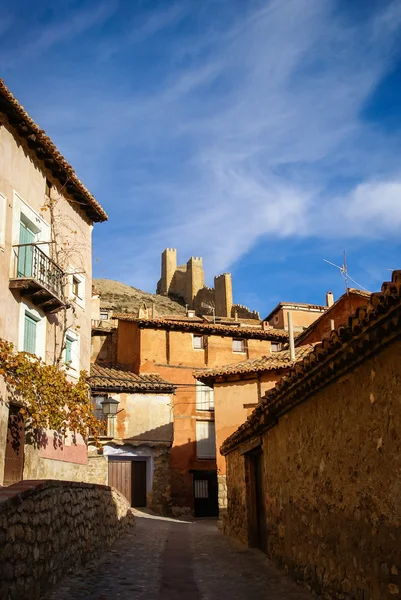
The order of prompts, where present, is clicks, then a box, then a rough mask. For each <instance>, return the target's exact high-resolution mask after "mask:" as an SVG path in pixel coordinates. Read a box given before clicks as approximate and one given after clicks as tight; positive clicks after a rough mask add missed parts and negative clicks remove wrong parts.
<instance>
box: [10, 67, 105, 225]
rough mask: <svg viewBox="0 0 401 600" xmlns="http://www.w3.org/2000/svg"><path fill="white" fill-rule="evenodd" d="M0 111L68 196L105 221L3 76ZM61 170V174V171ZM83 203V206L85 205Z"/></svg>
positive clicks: (101, 209) (90, 196)
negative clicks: (77, 197) (74, 198)
mask: <svg viewBox="0 0 401 600" xmlns="http://www.w3.org/2000/svg"><path fill="white" fill-rule="evenodd" d="M0 111H1V112H4V113H5V114H6V115H7V119H8V121H9V123H10V125H11V127H13V128H14V129H16V131H17V134H18V135H19V136H20V137H22V138H25V139H26V140H27V143H28V146H29V147H30V148H31V150H32V151H33V152H34V153H35V155H36V156H37V158H38V160H39V161H40V162H41V163H45V162H46V161H47V162H48V163H49V166H48V167H46V168H48V169H49V170H50V171H52V174H53V176H54V177H55V178H56V179H57V180H58V181H59V182H60V183H61V185H62V186H63V188H64V189H66V191H67V193H68V194H70V195H71V196H74V195H77V196H79V197H80V198H81V199H82V200H83V202H80V203H81V204H82V205H83V208H84V210H85V211H86V213H87V214H88V216H89V217H90V218H91V219H92V221H95V222H102V221H107V218H108V217H107V214H106V212H105V210H104V209H103V208H102V207H101V206H100V204H99V203H98V202H97V200H96V199H95V198H94V196H92V194H91V193H90V192H89V190H88V189H87V188H86V187H85V186H84V184H83V183H82V181H81V180H80V179H78V177H77V175H76V174H75V171H74V169H73V168H72V167H71V165H70V164H69V163H68V162H67V160H66V159H65V158H64V157H63V156H62V154H61V153H60V152H59V150H58V149H57V148H56V146H55V144H54V143H53V142H52V141H51V139H50V138H49V137H48V136H47V135H46V133H45V132H44V131H43V130H42V129H40V127H39V126H38V125H37V124H36V123H35V122H34V121H33V119H31V117H30V116H29V115H28V113H27V112H26V111H25V109H24V107H23V106H22V105H21V104H20V103H19V102H18V100H17V99H16V98H15V97H14V95H13V94H12V93H11V92H10V90H9V89H8V87H7V86H6V84H5V83H4V80H3V79H0ZM61 173H62V174H63V175H61ZM85 207H86V208H85Z"/></svg>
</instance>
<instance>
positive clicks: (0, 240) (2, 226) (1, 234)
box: [0, 194, 7, 250]
mask: <svg viewBox="0 0 401 600" xmlns="http://www.w3.org/2000/svg"><path fill="white" fill-rule="evenodd" d="M6 212H7V202H6V198H5V196H3V194H0V248H2V249H3V250H4V247H5V245H6Z"/></svg>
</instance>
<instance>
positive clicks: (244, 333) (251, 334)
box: [114, 313, 288, 341]
mask: <svg viewBox="0 0 401 600" xmlns="http://www.w3.org/2000/svg"><path fill="white" fill-rule="evenodd" d="M114 318H115V319H118V320H120V321H132V322H135V323H138V325H139V327H141V328H152V329H175V330H178V331H190V332H195V333H196V332H200V333H205V334H215V335H226V336H230V337H236V338H256V339H265V340H271V341H283V340H288V332H287V331H285V330H284V329H273V328H272V327H271V328H269V329H265V330H264V329H262V327H260V329H257V328H256V327H238V326H234V325H219V324H217V323H216V324H215V325H214V324H213V323H203V322H202V323H199V322H194V321H193V319H186V320H182V319H180V320H179V321H176V320H171V319H170V320H169V319H168V318H159V319H141V318H139V317H137V316H136V315H133V314H128V313H114Z"/></svg>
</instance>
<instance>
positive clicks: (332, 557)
mask: <svg viewBox="0 0 401 600" xmlns="http://www.w3.org/2000/svg"><path fill="white" fill-rule="evenodd" d="M400 365H401V271H397V272H394V273H393V277H392V281H391V282H390V283H385V284H383V286H382V291H381V292H380V293H377V294H373V295H372V297H371V301H370V302H369V304H368V305H367V306H366V307H365V308H359V309H358V310H357V312H356V314H355V315H353V316H352V317H350V318H349V320H348V323H347V324H346V325H345V326H342V327H340V328H339V329H337V330H334V331H332V333H331V334H330V338H329V339H327V340H324V341H323V343H322V344H318V345H316V346H315V349H314V350H313V351H312V352H311V353H310V354H309V355H308V357H307V358H305V359H304V360H303V362H302V363H297V365H296V366H295V367H294V368H293V369H292V370H291V372H290V374H289V375H288V376H287V377H286V378H284V379H283V380H281V381H280V382H279V383H278V384H277V386H276V388H275V389H274V390H272V391H270V392H268V393H267V394H266V396H265V398H264V399H263V402H262V404H260V405H259V406H258V407H257V408H256V409H255V410H254V412H253V413H252V415H251V417H250V418H249V419H248V421H247V422H246V423H245V424H243V425H242V426H241V427H239V429H237V431H236V432H234V433H233V434H232V435H231V436H230V437H229V438H228V439H227V440H226V441H225V442H224V443H223V445H222V448H221V451H222V453H223V455H224V456H225V457H226V461H227V486H228V512H227V523H226V530H227V531H228V532H230V533H231V534H233V535H235V536H237V537H238V538H240V539H241V540H242V541H244V542H245V543H248V544H249V545H251V546H259V547H261V548H262V549H264V550H265V551H266V552H267V553H268V555H269V556H270V557H271V558H272V559H274V560H275V561H276V562H277V563H279V564H280V565H283V566H285V567H286V568H287V569H288V570H289V572H290V573H292V574H293V576H294V577H295V578H296V579H298V580H300V581H303V582H304V583H305V584H306V585H308V586H310V587H312V588H313V589H314V590H315V591H316V592H318V593H321V594H324V596H325V597H327V598H342V599H349V600H351V599H353V600H354V599H366V598H369V599H371V600H379V599H380V600H385V599H390V598H394V597H399V595H400V593H401V526H400V523H401V504H400V484H399V481H400V479H401V466H400V460H399V457H400V447H401V412H400V397H401V367H400Z"/></svg>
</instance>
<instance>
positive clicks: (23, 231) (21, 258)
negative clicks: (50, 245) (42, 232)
mask: <svg viewBox="0 0 401 600" xmlns="http://www.w3.org/2000/svg"><path fill="white" fill-rule="evenodd" d="M19 231H20V233H19V243H20V244H33V242H34V241H35V234H34V232H33V231H31V229H29V227H28V226H27V225H25V223H23V222H22V221H21V222H20V230H19ZM32 255H33V247H32V246H20V247H19V252H18V277H31V276H32Z"/></svg>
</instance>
